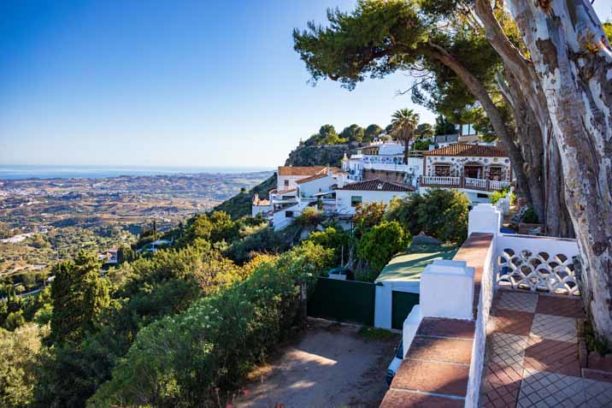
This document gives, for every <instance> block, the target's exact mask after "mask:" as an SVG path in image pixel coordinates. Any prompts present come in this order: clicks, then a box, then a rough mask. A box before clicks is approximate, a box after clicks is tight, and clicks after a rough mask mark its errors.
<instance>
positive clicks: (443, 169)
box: [434, 164, 450, 177]
mask: <svg viewBox="0 0 612 408" xmlns="http://www.w3.org/2000/svg"><path fill="white" fill-rule="evenodd" d="M434 173H435V176H436V177H449V176H450V164H436V166H435V167H434Z"/></svg>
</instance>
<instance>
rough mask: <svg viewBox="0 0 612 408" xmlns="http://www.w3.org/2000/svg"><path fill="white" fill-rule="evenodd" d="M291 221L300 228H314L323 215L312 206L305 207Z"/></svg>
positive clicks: (321, 220)
mask: <svg viewBox="0 0 612 408" xmlns="http://www.w3.org/2000/svg"><path fill="white" fill-rule="evenodd" d="M293 222H294V223H295V224H296V225H299V226H300V227H302V228H314V227H316V226H317V225H319V224H320V223H321V222H323V215H322V214H321V212H320V211H319V210H317V209H316V208H314V207H306V208H304V211H302V213H301V214H300V215H299V216H298V217H296V218H295V220H294V221H293Z"/></svg>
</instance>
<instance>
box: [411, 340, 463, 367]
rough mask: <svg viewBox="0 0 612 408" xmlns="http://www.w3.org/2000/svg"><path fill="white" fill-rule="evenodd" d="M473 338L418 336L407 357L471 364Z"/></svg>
mask: <svg viewBox="0 0 612 408" xmlns="http://www.w3.org/2000/svg"><path fill="white" fill-rule="evenodd" d="M472 343H473V342H472V340H465V339H449V338H441V337H427V336H416V337H415V338H414V340H413V341H412V345H411V346H410V350H409V351H408V354H407V355H406V358H413V359H417V360H430V361H440V362H446V363H457V364H466V365H469V364H470V361H471V359H472Z"/></svg>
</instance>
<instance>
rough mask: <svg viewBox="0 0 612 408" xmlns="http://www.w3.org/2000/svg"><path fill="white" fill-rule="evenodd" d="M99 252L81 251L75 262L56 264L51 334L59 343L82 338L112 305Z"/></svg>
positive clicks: (52, 290) (52, 294)
mask: <svg viewBox="0 0 612 408" xmlns="http://www.w3.org/2000/svg"><path fill="white" fill-rule="evenodd" d="M100 267H101V265H100V262H98V260H97V259H96V256H95V254H88V253H85V252H81V253H79V255H78V256H77V258H76V259H75V261H74V262H72V261H64V262H62V263H60V264H58V265H56V266H55V267H54V268H53V272H54V275H55V280H54V281H53V284H52V286H51V298H52V301H53V315H52V317H51V337H52V339H53V341H54V342H56V343H64V342H73V343H74V342H78V341H80V340H82V339H83V337H84V336H85V333H86V332H87V331H88V330H91V329H92V328H93V326H94V322H95V321H96V320H97V318H98V317H99V315H100V313H101V312H102V310H103V309H104V308H105V307H107V306H108V305H109V302H110V298H109V285H108V282H107V281H106V280H105V279H103V278H100Z"/></svg>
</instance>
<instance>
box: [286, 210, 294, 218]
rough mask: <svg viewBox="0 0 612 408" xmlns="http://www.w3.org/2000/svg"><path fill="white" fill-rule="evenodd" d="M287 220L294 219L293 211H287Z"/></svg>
mask: <svg viewBox="0 0 612 408" xmlns="http://www.w3.org/2000/svg"><path fill="white" fill-rule="evenodd" d="M285 218H293V211H285Z"/></svg>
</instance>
